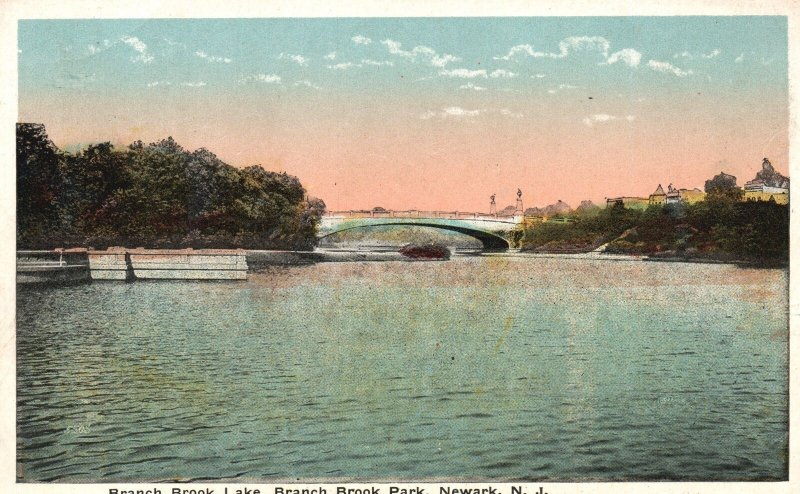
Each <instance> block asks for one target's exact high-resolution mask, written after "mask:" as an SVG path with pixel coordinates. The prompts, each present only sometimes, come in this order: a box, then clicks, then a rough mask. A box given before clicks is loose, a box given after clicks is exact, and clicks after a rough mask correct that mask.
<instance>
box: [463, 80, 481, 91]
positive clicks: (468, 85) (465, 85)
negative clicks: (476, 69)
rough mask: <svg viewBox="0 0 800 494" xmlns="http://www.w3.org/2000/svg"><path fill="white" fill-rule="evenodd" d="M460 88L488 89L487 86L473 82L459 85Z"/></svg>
mask: <svg viewBox="0 0 800 494" xmlns="http://www.w3.org/2000/svg"><path fill="white" fill-rule="evenodd" d="M458 89H472V90H473V91H486V88H485V87H481V86H476V85H475V84H473V83H471V82H469V83H467V84H463V85H461V86H458Z"/></svg>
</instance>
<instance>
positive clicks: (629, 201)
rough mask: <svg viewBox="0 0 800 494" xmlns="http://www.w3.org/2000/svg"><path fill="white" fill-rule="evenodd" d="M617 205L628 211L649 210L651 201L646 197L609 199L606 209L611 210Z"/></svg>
mask: <svg viewBox="0 0 800 494" xmlns="http://www.w3.org/2000/svg"><path fill="white" fill-rule="evenodd" d="M616 205H620V206H624V207H626V208H628V209H647V206H649V205H650V200H649V199H648V198H646V197H630V196H622V197H609V198H608V199H606V207H607V208H610V207H613V206H616Z"/></svg>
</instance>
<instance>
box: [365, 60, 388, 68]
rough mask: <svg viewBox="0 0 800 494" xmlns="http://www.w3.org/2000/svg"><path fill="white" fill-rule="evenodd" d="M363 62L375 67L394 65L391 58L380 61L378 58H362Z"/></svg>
mask: <svg viewBox="0 0 800 494" xmlns="http://www.w3.org/2000/svg"><path fill="white" fill-rule="evenodd" d="M361 63H362V64H364V65H373V66H375V67H393V66H394V62H392V61H391V60H383V61H380V62H378V61H376V60H369V59H365V60H362V61H361Z"/></svg>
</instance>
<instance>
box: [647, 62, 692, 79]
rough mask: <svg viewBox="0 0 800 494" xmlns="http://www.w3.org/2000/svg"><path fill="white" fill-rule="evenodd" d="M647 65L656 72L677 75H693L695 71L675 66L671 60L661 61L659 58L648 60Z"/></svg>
mask: <svg viewBox="0 0 800 494" xmlns="http://www.w3.org/2000/svg"><path fill="white" fill-rule="evenodd" d="M647 66H648V67H650V68H651V69H652V70H655V71H656V72H663V73H665V74H673V75H675V76H677V77H686V76H687V75H691V74H693V73H694V72H692V71H691V70H683V69H680V68H678V67H675V66H674V65H672V64H671V63H669V62H660V61H658V60H650V61H648V62H647Z"/></svg>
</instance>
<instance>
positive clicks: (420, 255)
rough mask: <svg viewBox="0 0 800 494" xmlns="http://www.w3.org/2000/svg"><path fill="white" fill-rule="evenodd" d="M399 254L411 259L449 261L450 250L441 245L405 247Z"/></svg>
mask: <svg viewBox="0 0 800 494" xmlns="http://www.w3.org/2000/svg"><path fill="white" fill-rule="evenodd" d="M400 253H401V254H403V255H404V256H406V257H410V258H412V259H450V249H448V248H447V247H445V246H443V245H432V244H431V245H406V246H405V247H403V248H402V249H400Z"/></svg>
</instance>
